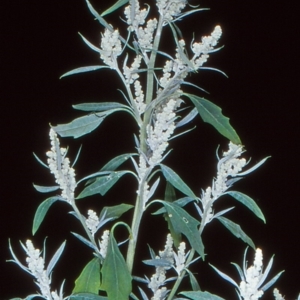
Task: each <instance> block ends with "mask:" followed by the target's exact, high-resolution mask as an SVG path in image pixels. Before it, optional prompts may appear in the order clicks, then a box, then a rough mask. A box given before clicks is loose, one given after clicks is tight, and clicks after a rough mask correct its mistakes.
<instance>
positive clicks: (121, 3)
mask: <svg viewBox="0 0 300 300" xmlns="http://www.w3.org/2000/svg"><path fill="white" fill-rule="evenodd" d="M127 2H129V0H119V1H117V2H116V3H115V4H114V5H112V6H111V7H110V8H108V9H107V10H105V11H104V12H103V13H102V14H101V17H104V16H106V15H108V14H110V13H112V12H114V11H115V10H117V9H118V8H119V7H121V6H123V5H125V4H126V3H127Z"/></svg>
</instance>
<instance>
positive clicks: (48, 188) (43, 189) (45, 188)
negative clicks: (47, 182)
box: [33, 184, 59, 193]
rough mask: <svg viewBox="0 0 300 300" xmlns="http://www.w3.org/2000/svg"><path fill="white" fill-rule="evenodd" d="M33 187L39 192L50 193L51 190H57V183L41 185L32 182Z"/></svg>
mask: <svg viewBox="0 0 300 300" xmlns="http://www.w3.org/2000/svg"><path fill="white" fill-rule="evenodd" d="M33 187H34V188H35V189H36V190H37V191H38V192H40V193H50V192H53V191H57V190H58V189H59V185H55V186H41V185H36V184H33Z"/></svg>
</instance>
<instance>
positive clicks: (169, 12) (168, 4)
mask: <svg viewBox="0 0 300 300" xmlns="http://www.w3.org/2000/svg"><path fill="white" fill-rule="evenodd" d="M186 4H187V1H186V0H157V1H156V5H157V7H158V11H159V13H160V15H161V16H162V17H163V18H164V21H166V22H168V21H171V20H173V18H174V17H177V16H178V15H180V13H181V11H182V10H183V9H184V8H185V6H186Z"/></svg>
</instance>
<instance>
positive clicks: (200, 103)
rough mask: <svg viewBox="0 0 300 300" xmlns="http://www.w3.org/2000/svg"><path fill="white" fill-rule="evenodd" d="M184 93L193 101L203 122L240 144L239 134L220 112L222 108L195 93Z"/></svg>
mask: <svg viewBox="0 0 300 300" xmlns="http://www.w3.org/2000/svg"><path fill="white" fill-rule="evenodd" d="M184 95H185V96H187V97H188V98H190V100H191V101H192V102H193V103H194V105H195V107H196V108H197V110H198V112H199V114H200V116H201V118H202V119H203V121H204V122H206V123H209V124H211V125H212V126H214V127H215V128H216V129H217V131H219V133H220V134H222V135H223V136H225V137H226V138H228V139H229V140H230V141H232V142H233V143H234V144H236V145H239V144H241V140H240V138H239V136H238V135H237V133H236V131H235V130H234V129H233V127H232V126H231V125H230V123H229V118H227V117H225V116H224V115H223V114H222V110H221V108H220V107H219V106H217V105H215V104H213V103H212V102H210V101H208V100H206V99H204V98H200V97H198V96H195V95H191V94H184Z"/></svg>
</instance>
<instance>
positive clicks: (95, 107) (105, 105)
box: [72, 102, 127, 112]
mask: <svg viewBox="0 0 300 300" xmlns="http://www.w3.org/2000/svg"><path fill="white" fill-rule="evenodd" d="M72 107H73V108H74V109H78V110H83V111H94V112H97V111H108V110H111V109H118V108H122V109H127V106H126V105H124V104H121V103H118V102H92V103H81V104H75V105H72Z"/></svg>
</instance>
